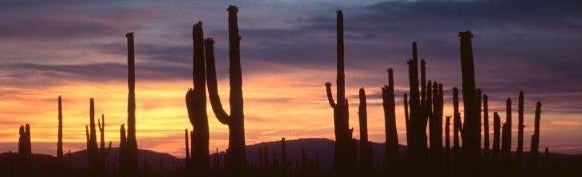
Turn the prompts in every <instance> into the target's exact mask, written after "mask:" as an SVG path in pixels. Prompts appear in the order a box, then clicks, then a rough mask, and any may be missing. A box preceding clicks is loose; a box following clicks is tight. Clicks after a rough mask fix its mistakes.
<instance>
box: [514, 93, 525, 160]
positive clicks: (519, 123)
mask: <svg viewBox="0 0 582 177" xmlns="http://www.w3.org/2000/svg"><path fill="white" fill-rule="evenodd" d="M523 104H524V103H523V91H521V92H519V99H518V105H517V111H518V112H517V152H516V153H515V156H516V158H517V162H519V163H521V162H522V161H523V128H524V127H525V126H524V122H523V111H524V110H523Z"/></svg>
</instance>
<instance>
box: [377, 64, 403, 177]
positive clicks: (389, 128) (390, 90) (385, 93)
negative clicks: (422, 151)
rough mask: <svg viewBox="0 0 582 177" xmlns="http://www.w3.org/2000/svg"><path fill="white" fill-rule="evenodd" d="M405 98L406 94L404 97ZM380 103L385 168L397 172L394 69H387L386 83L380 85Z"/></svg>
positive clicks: (398, 159) (397, 148)
mask: <svg viewBox="0 0 582 177" xmlns="http://www.w3.org/2000/svg"><path fill="white" fill-rule="evenodd" d="M404 99H406V96H405V98H404ZM382 104H383V107H384V126H385V135H386V147H385V148H386V149H385V151H386V161H387V168H388V169H387V170H388V171H389V173H391V174H398V172H399V171H398V170H399V167H400V166H399V165H400V164H399V161H400V150H399V147H398V131H397V130H396V103H395V100H394V71H393V70H392V68H389V69H388V85H387V86H384V87H382Z"/></svg>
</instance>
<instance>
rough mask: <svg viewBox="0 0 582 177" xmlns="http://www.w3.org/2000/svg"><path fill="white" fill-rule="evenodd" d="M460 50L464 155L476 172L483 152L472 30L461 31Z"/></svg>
mask: <svg viewBox="0 0 582 177" xmlns="http://www.w3.org/2000/svg"><path fill="white" fill-rule="evenodd" d="M459 37H460V43H461V45H460V52H461V57H460V59H461V70H462V78H463V82H462V84H463V105H464V110H465V111H464V117H465V121H464V125H463V129H464V130H463V156H464V157H465V160H466V163H465V165H466V167H467V168H468V169H465V170H466V172H468V173H471V174H473V173H475V172H476V171H474V170H478V168H477V167H478V162H479V157H480V154H481V146H480V145H481V119H480V118H481V117H480V113H479V106H478V104H479V103H478V102H477V95H476V86H475V66H474V61H473V49H472V44H471V38H472V37H473V34H471V32H470V31H465V32H460V33H459Z"/></svg>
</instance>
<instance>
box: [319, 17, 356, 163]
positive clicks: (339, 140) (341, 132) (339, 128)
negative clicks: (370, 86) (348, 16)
mask: <svg viewBox="0 0 582 177" xmlns="http://www.w3.org/2000/svg"><path fill="white" fill-rule="evenodd" d="M343 31H344V28H343V12H342V11H341V10H338V11H337V81H336V84H337V86H336V87H337V98H336V102H334V100H333V96H332V93H331V83H329V82H328V83H326V84H325V86H326V93H327V99H328V101H329V104H330V106H331V107H332V108H333V119H334V133H335V153H334V163H333V167H334V169H335V170H336V171H337V172H341V171H350V170H351V169H353V168H354V166H355V159H356V158H355V148H354V145H353V143H352V129H350V128H349V110H348V109H349V108H348V107H349V105H348V101H347V99H346V96H345V73H344V36H343V34H344V32H343Z"/></svg>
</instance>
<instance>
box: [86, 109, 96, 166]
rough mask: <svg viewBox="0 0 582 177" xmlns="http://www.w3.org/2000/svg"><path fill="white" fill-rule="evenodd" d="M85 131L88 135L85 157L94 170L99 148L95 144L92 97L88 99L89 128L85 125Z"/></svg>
mask: <svg viewBox="0 0 582 177" xmlns="http://www.w3.org/2000/svg"><path fill="white" fill-rule="evenodd" d="M85 133H89V134H88V135H86V137H88V141H87V159H88V160H89V167H90V168H92V169H93V170H96V168H97V166H98V165H99V159H98V158H99V148H98V146H97V131H96V129H95V101H94V100H93V98H91V99H89V130H88V131H87V126H85Z"/></svg>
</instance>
